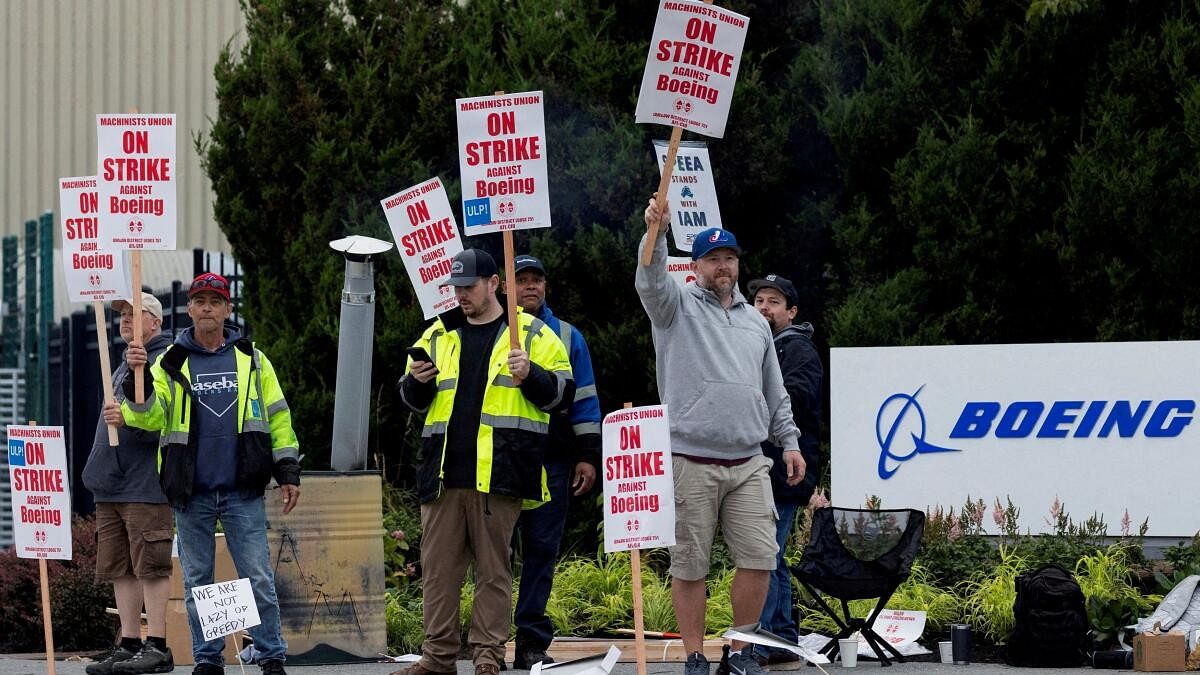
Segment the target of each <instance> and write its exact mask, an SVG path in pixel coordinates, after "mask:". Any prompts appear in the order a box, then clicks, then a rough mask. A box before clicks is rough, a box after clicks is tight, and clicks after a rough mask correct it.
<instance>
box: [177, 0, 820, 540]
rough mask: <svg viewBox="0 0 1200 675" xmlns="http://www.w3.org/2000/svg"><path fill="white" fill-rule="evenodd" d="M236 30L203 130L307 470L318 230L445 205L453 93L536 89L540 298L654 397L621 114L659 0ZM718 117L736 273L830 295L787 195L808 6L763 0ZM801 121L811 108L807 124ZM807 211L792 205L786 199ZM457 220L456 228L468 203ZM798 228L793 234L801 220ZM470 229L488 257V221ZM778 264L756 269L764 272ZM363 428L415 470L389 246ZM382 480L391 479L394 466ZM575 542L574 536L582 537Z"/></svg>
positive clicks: (336, 271) (606, 376) (304, 15)
mask: <svg viewBox="0 0 1200 675" xmlns="http://www.w3.org/2000/svg"><path fill="white" fill-rule="evenodd" d="M244 7H245V12H246V17H247V27H246V38H247V39H246V42H245V45H244V47H242V48H241V49H240V50H237V51H227V52H226V53H225V54H224V55H223V56H222V58H221V59H220V61H219V62H218V64H217V66H216V78H217V97H218V104H219V113H218V116H217V117H216V119H215V120H214V121H213V126H212V129H211V131H210V132H209V133H208V134H207V135H206V136H204V137H203V138H200V139H197V146H198V149H199V150H200V151H201V152H202V153H203V154H204V157H205V160H206V168H207V171H208V172H209V174H210V176H211V178H212V181H213V185H214V188H215V190H216V194H217V202H216V207H215V213H216V217H217V220H218V222H219V223H220V225H221V228H222V230H223V231H224V232H225V234H226V236H227V237H228V239H229V241H230V244H231V246H232V247H233V251H234V254H235V255H236V256H237V258H238V259H239V261H240V262H241V263H242V264H243V265H244V266H245V269H246V271H247V286H246V292H247V296H246V297H247V307H246V312H247V314H248V316H250V317H251V318H252V320H253V322H254V327H255V331H256V335H255V337H256V339H257V340H258V342H259V343H260V345H261V346H262V347H263V348H264V350H265V351H266V352H267V354H269V355H270V357H271V359H272V361H274V362H275V363H277V364H279V368H278V370H279V373H280V376H281V378H283V386H284V390H285V391H286V392H287V395H288V401H289V404H290V406H291V407H292V409H293V411H294V412H295V414H294V417H293V419H294V420H295V421H296V424H297V433H298V434H299V435H300V438H301V443H302V444H303V445H304V446H305V452H306V453H307V454H308V460H307V461H306V466H309V467H312V468H323V467H327V466H328V457H329V442H330V441H329V438H330V430H331V428H332V420H331V415H332V409H333V395H334V391H333V390H334V381H335V365H336V348H337V345H336V343H337V329H338V322H337V317H338V311H339V293H338V292H337V289H339V288H340V287H341V270H342V260H341V258H340V257H339V256H338V255H337V254H335V253H334V252H332V251H330V250H329V249H328V248H327V247H326V243H327V242H328V241H330V240H333V239H337V238H339V237H343V236H346V235H348V234H364V235H368V236H373V237H378V238H381V239H386V240H391V234H390V232H389V231H388V228H387V225H386V222H385V221H384V218H383V212H382V209H380V207H379V200H380V199H381V198H383V197H386V196H388V195H390V194H393V193H394V192H396V191H398V190H400V189H402V188H404V187H407V186H409V185H413V184H416V183H418V182H421V181H424V180H425V179H427V178H429V177H431V176H433V175H439V176H441V177H442V179H443V181H444V182H445V183H446V185H447V187H448V190H449V193H450V200H451V203H452V204H454V205H455V207H456V210H458V208H457V205H458V200H459V185H458V158H457V127H456V120H455V114H454V99H455V98H458V97H465V96H480V95H487V94H491V93H493V92H494V91H497V90H504V91H513V92H515V91H528V90H536V89H541V90H544V91H545V93H546V125H547V135H548V139H547V154H548V162H549V175H550V204H551V209H552V216H553V219H554V224H553V227H552V228H550V229H549V230H544V231H532V232H518V233H517V234H516V243H517V249H518V251H521V250H531V251H532V252H534V253H535V254H536V255H539V256H542V257H543V259H545V260H546V262H547V265H548V267H549V269H550V282H549V293H548V301H549V302H550V304H551V306H552V307H553V308H554V310H555V311H556V313H558V314H559V315H560V316H562V317H563V318H565V319H567V320H568V321H571V322H572V323H574V324H576V325H577V326H579V328H580V329H581V330H582V331H583V332H584V334H585V335H586V336H587V338H588V343H589V346H590V348H591V352H592V356H593V360H594V363H595V365H596V370H597V381H598V385H599V391H600V396H601V402H602V407H603V409H604V410H611V409H614V408H617V407H620V405H621V403H622V402H624V401H633V402H635V403H638V404H645V403H651V402H654V401H656V400H657V396H656V394H655V385H654V369H653V350H652V346H651V343H650V331H649V322H648V321H647V320H646V318H645V314H644V312H643V311H642V308H641V305H640V303H639V302H638V300H637V296H636V294H635V292H634V290H633V272H634V264H635V251H636V247H637V241H638V238H639V237H640V236H641V233H642V231H643V230H644V226H643V225H642V224H641V211H642V208H643V207H644V205H645V201H646V199H647V198H648V197H649V195H650V193H651V192H652V191H653V190H654V189H655V187H656V186H657V184H658V173H657V171H656V165H655V163H654V160H653V154H652V150H651V139H653V138H665V137H667V136H668V135H669V129H667V128H666V127H662V126H651V125H636V124H634V122H633V109H634V105H635V103H636V97H637V89H638V86H639V84H640V81H641V74H642V70H643V66H644V63H645V58H646V53H647V50H648V47H649V37H650V32H651V29H652V27H653V22H654V15H655V11H656V8H655V6H654V4H653V3H650V2H645V3H616V4H615V5H609V4H607V3H589V2H582V1H581V0H471V1H469V2H456V1H449V0H446V1H441V0H404V1H403V2H398V1H393V0H346V1H345V2H338V3H330V2H326V1H325V0H265V1H262V2H253V3H245V4H244ZM735 9H737V10H739V11H743V12H747V13H749V14H750V15H751V16H755V15H758V16H763V17H779V19H780V20H764V21H762V22H761V24H757V23H756V24H752V25H754V28H753V29H751V31H750V33H749V39H748V43H747V51H746V56H745V61H744V65H743V68H742V74H741V77H740V78H739V79H740V82H739V91H738V93H737V95H736V96H735V97H734V103H733V111H732V117H731V120H730V131H729V133H728V134H727V137H726V138H725V139H723V140H713V141H711V143H710V148H711V152H712V156H713V159H714V164H715V175H716V178H717V183H718V192H719V194H720V197H721V199H722V203H723V205H724V209H723V215H724V218H725V220H726V223H727V225H728V226H729V227H730V228H731V229H734V230H735V231H736V232H738V235H739V238H740V239H741V240H743V241H744V244H745V247H746V248H747V250H748V251H749V252H750V253H749V254H748V255H747V258H746V260H745V261H744V264H743V276H744V277H745V278H746V279H749V278H750V276H749V275H753V274H756V273H757V274H763V273H766V272H767V271H777V272H779V273H782V274H785V275H788V276H791V277H793V278H794V279H796V280H797V282H798V284H797V285H798V286H799V287H800V288H804V289H806V290H805V295H804V300H805V302H806V305H805V311H806V313H807V314H806V315H809V316H817V315H819V313H820V312H821V311H822V309H823V308H822V306H821V305H820V302H819V298H820V293H819V289H818V280H819V274H820V271H821V269H822V264H823V263H822V260H823V255H821V254H820V250H821V247H822V246H823V243H822V242H823V236H822V235H821V234H820V233H821V232H822V231H823V226H822V225H821V218H820V215H821V214H820V211H819V209H812V208H808V209H806V207H805V198H804V195H805V193H806V191H805V190H797V189H795V186H796V185H797V184H801V183H806V182H808V181H806V180H802V179H801V173H802V172H805V171H807V172H814V171H817V168H816V167H820V166H823V165H824V163H823V162H820V161H817V160H815V159H813V158H811V157H809V155H811V154H812V153H811V151H810V150H809V149H808V148H807V145H808V144H807V143H805V140H804V139H805V134H806V133H811V128H810V129H809V131H807V132H806V131H805V130H804V127H803V123H802V122H803V120H804V119H806V118H805V117H804V116H803V115H800V116H795V115H793V114H792V112H791V111H794V110H796V109H798V108H799V107H800V103H801V101H800V97H799V96H797V95H796V94H795V92H794V91H793V90H792V88H791V86H790V85H789V81H790V77H791V71H792V63H793V61H794V59H795V55H796V54H797V53H798V51H799V48H800V45H801V38H803V37H804V35H803V31H804V29H805V26H808V25H809V24H811V21H812V19H813V17H815V10H814V9H813V8H809V7H805V6H803V5H800V4H797V3H792V2H772V1H759V2H754V3H743V6H738V7H735ZM810 126H811V125H810ZM792 214H802V215H792ZM458 215H459V222H460V223H461V220H462V219H461V213H459V214H458ZM805 228H807V231H806V230H805ZM466 245H467V246H477V247H480V248H484V249H488V250H489V251H491V252H492V253H493V254H494V255H497V256H499V255H500V254H501V240H500V237H499V236H495V235H492V236H486V235H485V236H481V237H475V238H472V239H471V240H468V241H467V242H466ZM768 266H770V268H771V269H770V270H768V269H767V267H768ZM376 286H377V295H376V302H377V306H376V319H375V320H376V326H375V343H376V354H375V360H374V364H375V372H374V381H373V383H372V391H373V392H376V393H377V396H376V397H375V403H376V405H375V407H374V414H373V417H372V424H373V428H372V433H371V438H372V439H373V442H374V443H376V444H377V445H378V446H379V450H380V451H381V454H385V455H386V456H387V457H388V458H389V462H390V463H392V464H393V466H391V467H389V468H390V470H389V474H392V473H393V471H394V472H395V473H396V474H398V475H401V476H411V475H412V470H411V464H412V462H413V461H414V456H413V453H412V449H411V448H412V447H414V445H415V444H414V443H413V442H412V435H411V434H409V435H408V436H407V438H408V439H409V440H408V442H407V444H406V445H407V446H408V448H409V449H408V450H406V451H404V452H401V450H402V448H401V447H400V445H401V444H400V443H399V442H398V441H399V439H401V438H405V432H406V430H412V429H415V428H419V424H420V421H419V420H415V419H411V418H410V416H409V415H407V414H406V413H405V412H404V411H403V409H402V408H401V406H400V404H399V402H398V400H397V398H396V397H395V396H394V393H393V384H394V383H395V382H396V380H397V379H398V378H399V377H400V375H401V373H402V370H403V363H404V361H403V351H402V350H403V347H405V346H407V345H409V344H411V343H412V342H413V341H414V340H415V339H416V337H417V336H418V335H419V333H420V330H421V327H422V325H423V322H422V318H421V314H420V310H419V308H418V306H417V304H416V302H415V298H414V296H413V293H412V288H411V285H410V284H409V281H408V278H407V275H406V274H405V272H404V268H403V265H402V263H401V261H400V260H399V258H398V257H397V256H395V255H389V256H385V257H384V259H383V260H381V261H380V262H379V263H378V264H377V267H376ZM393 475H394V474H393ZM586 548H587V547H586V546H585V549H586Z"/></svg>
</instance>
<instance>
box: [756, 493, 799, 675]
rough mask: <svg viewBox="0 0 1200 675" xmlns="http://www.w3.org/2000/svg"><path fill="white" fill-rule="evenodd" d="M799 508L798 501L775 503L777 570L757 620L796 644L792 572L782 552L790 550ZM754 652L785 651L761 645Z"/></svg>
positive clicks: (772, 576)
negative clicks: (789, 539) (777, 514)
mask: <svg viewBox="0 0 1200 675" xmlns="http://www.w3.org/2000/svg"><path fill="white" fill-rule="evenodd" d="M799 507H800V505H799V504H798V503H796V502H775V510H776V511H778V512H779V520H778V521H777V522H776V523H775V543H777V544H779V553H778V557H777V558H776V559H775V571H774V572H771V585H770V586H769V587H768V588H767V601H766V602H764V603H763V610H762V616H761V617H759V620H758V621H759V623H760V624H761V625H762V627H763V629H765V630H768V631H770V632H772V633H774V634H776V635H778V636H779V637H781V638H783V639H785V640H787V641H789V642H792V643H793V644H794V643H795V642H796V641H797V640H798V639H799V636H800V633H799V632H798V631H797V629H796V619H795V616H794V615H793V614H792V578H791V574H792V573H791V572H790V571H789V570H788V568H787V563H786V562H784V560H783V552H784V550H785V549H786V548H787V541H788V537H789V536H791V534H792V525H794V524H795V521H796V511H797V510H798V509H799ZM754 651H755V653H757V654H758V655H760V656H763V657H766V656H769V655H770V654H771V653H772V652H780V653H782V652H783V650H780V649H771V648H768V647H764V646H762V645H755V646H754Z"/></svg>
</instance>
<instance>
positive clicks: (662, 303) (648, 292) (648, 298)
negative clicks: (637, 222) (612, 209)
mask: <svg viewBox="0 0 1200 675" xmlns="http://www.w3.org/2000/svg"><path fill="white" fill-rule="evenodd" d="M667 229H668V228H666V227H662V228H659V230H658V239H657V240H656V241H655V242H654V254H653V256H652V257H651V258H650V264H649V265H642V251H643V250H644V249H645V247H646V235H644V234H643V235H642V242H641V244H640V245H638V257H637V271H636V272H635V273H634V282H633V285H634V287H635V288H637V292H638V297H639V298H641V300H642V307H644V308H645V309H646V316H648V317H650V323H651V324H653V325H655V326H658V327H659V328H666V327H668V326H670V325H671V324H672V323H673V322H674V321H675V312H677V311H678V310H679V302H680V298H681V297H682V295H683V289H681V288H680V287H679V284H677V283H675V282H674V281H673V280H672V279H671V276H670V275H669V274H667ZM776 370H778V367H777V368H776Z"/></svg>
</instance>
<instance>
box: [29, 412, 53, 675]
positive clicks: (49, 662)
mask: <svg viewBox="0 0 1200 675" xmlns="http://www.w3.org/2000/svg"><path fill="white" fill-rule="evenodd" d="M29 426H31V427H36V426H37V420H29ZM38 577H39V579H40V582H41V588H42V629H43V632H44V634H45V636H46V673H48V675H54V623H53V622H52V621H51V619H50V573H49V571H48V570H47V568H46V559H45V558H38Z"/></svg>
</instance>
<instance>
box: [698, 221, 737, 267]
mask: <svg viewBox="0 0 1200 675" xmlns="http://www.w3.org/2000/svg"><path fill="white" fill-rule="evenodd" d="M718 248H731V249H733V252H734V253H736V254H738V255H741V254H742V249H741V248H740V247H739V246H738V243H737V237H735V236H733V233H732V232H730V231H729V230H722V229H721V228H719V227H710V228H708V229H707V230H703V231H702V232H700V233H699V234H697V235H696V238H695V239H692V260H699V259H701V258H703V257H704V256H706V255H708V254H709V252H710V251H713V250H714V249H718Z"/></svg>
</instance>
